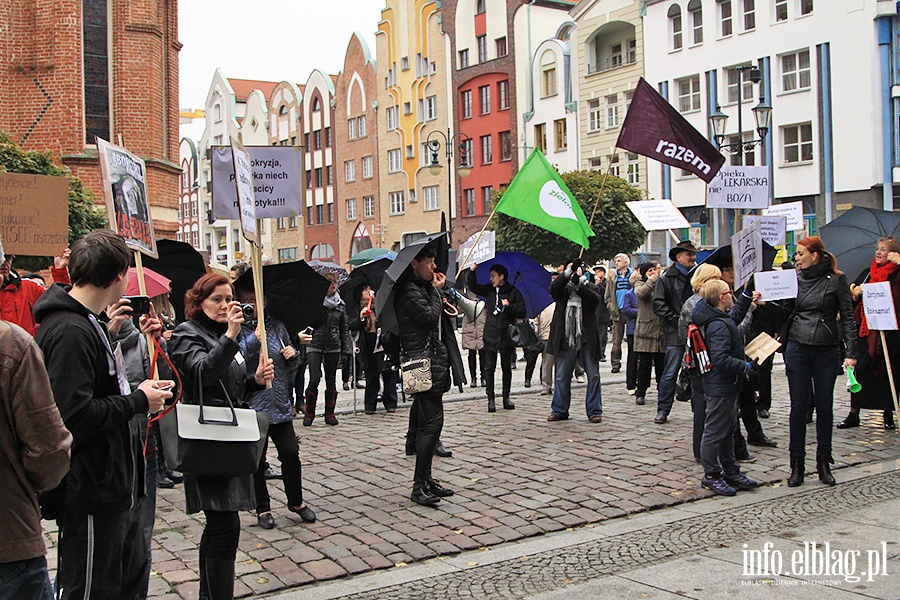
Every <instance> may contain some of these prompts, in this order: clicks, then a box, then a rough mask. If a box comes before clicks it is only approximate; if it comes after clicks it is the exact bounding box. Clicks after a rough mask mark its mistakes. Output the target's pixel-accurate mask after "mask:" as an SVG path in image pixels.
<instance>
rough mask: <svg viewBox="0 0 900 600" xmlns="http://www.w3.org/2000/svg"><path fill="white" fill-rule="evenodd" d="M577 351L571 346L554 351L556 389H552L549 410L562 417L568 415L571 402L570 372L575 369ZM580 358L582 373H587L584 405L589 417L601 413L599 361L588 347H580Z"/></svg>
mask: <svg viewBox="0 0 900 600" xmlns="http://www.w3.org/2000/svg"><path fill="white" fill-rule="evenodd" d="M577 353H578V352H577V350H576V349H575V348H573V347H571V346H566V347H565V348H560V349H559V351H558V352H557V353H556V389H555V390H553V401H552V402H551V404H550V410H551V412H553V413H554V414H557V415H561V416H563V417H568V416H569V405H570V404H571V402H572V374H573V372H574V371H575V355H576V354H577ZM581 359H582V361H583V362H584V373H585V375H587V393H586V395H585V398H584V406H585V409H586V410H587V416H588V418H589V419H590V418H591V417H595V416H600V415H602V414H603V403H602V401H601V399H600V363H599V362H598V360H597V356H595V352H594V350H593V349H592V348H588V347H582V348H581Z"/></svg>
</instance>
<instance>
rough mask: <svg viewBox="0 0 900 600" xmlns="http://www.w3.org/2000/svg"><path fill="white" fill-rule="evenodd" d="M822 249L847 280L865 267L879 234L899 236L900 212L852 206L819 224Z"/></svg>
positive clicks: (869, 261)
mask: <svg viewBox="0 0 900 600" xmlns="http://www.w3.org/2000/svg"><path fill="white" fill-rule="evenodd" d="M819 232H820V235H821V236H822V241H823V242H825V249H826V250H827V251H828V252H830V253H831V254H832V255H833V256H834V258H835V260H836V261H837V266H838V269H840V270H841V271H843V272H844V273H846V274H847V277H848V278H849V279H850V280H853V279H854V278H855V277H856V276H857V275H859V274H860V273H862V272H863V270H865V269H868V268H869V267H870V266H871V265H872V259H873V258H874V257H875V246H876V244H877V243H878V240H879V239H881V238H883V237H894V238H900V214H897V213H893V212H887V211H884V210H876V209H874V208H864V207H862V206H854V207H853V208H851V209H850V210H848V211H847V212H845V213H844V214H842V215H841V216H839V217H838V218H836V219H834V220H833V221H832V222H831V223H828V224H827V225H822V227H820V228H819Z"/></svg>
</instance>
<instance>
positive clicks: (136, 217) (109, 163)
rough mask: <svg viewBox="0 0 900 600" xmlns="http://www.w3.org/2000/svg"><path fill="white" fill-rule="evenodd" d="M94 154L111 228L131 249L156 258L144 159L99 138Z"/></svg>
mask: <svg viewBox="0 0 900 600" xmlns="http://www.w3.org/2000/svg"><path fill="white" fill-rule="evenodd" d="M97 151H98V152H99V153H100V175H101V176H102V178H103V194H104V196H106V209H107V214H108V215H109V227H110V229H112V230H113V231H115V232H116V233H118V234H119V235H121V236H122V237H123V238H125V243H126V244H128V247H129V248H131V249H132V250H138V251H140V252H143V253H144V254H146V255H147V256H152V257H153V258H156V257H157V254H156V236H155V234H154V233H153V219H152V218H151V216H150V199H149V196H148V195H147V167H146V166H145V165H144V161H143V159H141V158H140V157H138V156H135V155H134V154H132V153H130V152H129V151H128V150H126V149H125V148H122V147H121V146H115V145H113V144H110V143H109V142H107V141H106V140H103V139H100V138H97Z"/></svg>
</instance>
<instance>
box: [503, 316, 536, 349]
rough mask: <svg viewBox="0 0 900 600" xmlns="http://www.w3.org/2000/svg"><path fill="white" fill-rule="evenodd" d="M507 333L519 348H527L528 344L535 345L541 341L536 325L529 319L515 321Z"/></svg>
mask: <svg viewBox="0 0 900 600" xmlns="http://www.w3.org/2000/svg"><path fill="white" fill-rule="evenodd" d="M507 334H508V335H509V339H510V340H512V343H513V344H515V345H516V346H517V347H519V348H527V347H528V346H535V345H537V344H540V343H541V340H540V338H538V335H537V333H536V332H535V330H534V327H532V326H531V323H529V322H528V321H521V322H519V323H513V324H512V325H510V326H509V328H508V330H507Z"/></svg>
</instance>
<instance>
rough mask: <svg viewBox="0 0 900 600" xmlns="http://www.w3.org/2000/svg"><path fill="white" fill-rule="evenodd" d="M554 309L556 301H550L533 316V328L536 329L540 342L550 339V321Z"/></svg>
mask: <svg viewBox="0 0 900 600" xmlns="http://www.w3.org/2000/svg"><path fill="white" fill-rule="evenodd" d="M555 310H556V302H551V303H550V305H549V306H548V307H547V308H545V309H544V310H542V311H541V313H540V314H539V315H538V316H536V317H535V318H534V328H535V330H537V334H538V337H539V338H540V339H541V341H542V342H546V341H547V340H549V339H550V323H551V322H553V311H555Z"/></svg>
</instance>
